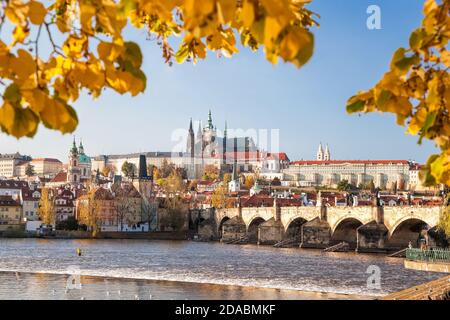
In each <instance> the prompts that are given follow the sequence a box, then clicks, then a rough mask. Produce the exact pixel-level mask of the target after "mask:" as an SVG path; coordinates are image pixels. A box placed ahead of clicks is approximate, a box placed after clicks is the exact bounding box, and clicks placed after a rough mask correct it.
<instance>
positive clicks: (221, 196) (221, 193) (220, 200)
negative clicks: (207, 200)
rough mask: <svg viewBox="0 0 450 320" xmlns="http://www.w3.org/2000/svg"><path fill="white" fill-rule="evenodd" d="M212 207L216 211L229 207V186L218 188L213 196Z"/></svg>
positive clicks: (224, 185)
mask: <svg viewBox="0 0 450 320" xmlns="http://www.w3.org/2000/svg"><path fill="white" fill-rule="evenodd" d="M211 205H212V206H213V207H214V208H216V209H223V208H226V205H227V185H226V184H223V185H221V186H219V187H217V188H216V189H215V190H214V192H213V194H212V196H211Z"/></svg>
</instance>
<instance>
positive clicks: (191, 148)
mask: <svg viewBox="0 0 450 320" xmlns="http://www.w3.org/2000/svg"><path fill="white" fill-rule="evenodd" d="M187 153H188V155H189V157H191V161H193V160H194V157H195V136H194V128H193V127H192V118H191V122H190V123H189V133H188V139H187Z"/></svg>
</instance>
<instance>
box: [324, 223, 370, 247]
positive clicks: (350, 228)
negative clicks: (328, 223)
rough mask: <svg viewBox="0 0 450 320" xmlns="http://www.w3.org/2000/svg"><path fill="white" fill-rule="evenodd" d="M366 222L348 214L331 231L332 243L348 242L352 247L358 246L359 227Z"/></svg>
mask: <svg viewBox="0 0 450 320" xmlns="http://www.w3.org/2000/svg"><path fill="white" fill-rule="evenodd" d="M363 225H364V223H363V221H361V220H360V219H358V218H357V217H351V216H346V217H344V218H342V219H341V220H339V221H338V222H337V223H336V225H335V226H334V229H333V230H332V233H331V238H330V242H331V244H334V243H339V242H343V241H345V242H347V243H349V244H350V246H351V247H356V243H357V241H358V228H359V227H361V226H363Z"/></svg>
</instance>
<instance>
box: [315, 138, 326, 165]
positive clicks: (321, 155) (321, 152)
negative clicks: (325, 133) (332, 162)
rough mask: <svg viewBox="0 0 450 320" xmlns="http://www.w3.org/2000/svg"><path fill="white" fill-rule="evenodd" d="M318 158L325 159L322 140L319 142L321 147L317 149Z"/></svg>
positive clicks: (319, 159) (318, 159)
mask: <svg viewBox="0 0 450 320" xmlns="http://www.w3.org/2000/svg"><path fill="white" fill-rule="evenodd" d="M316 160H317V161H323V160H324V154H323V147H322V142H321V143H320V144H319V149H318V150H317V155H316Z"/></svg>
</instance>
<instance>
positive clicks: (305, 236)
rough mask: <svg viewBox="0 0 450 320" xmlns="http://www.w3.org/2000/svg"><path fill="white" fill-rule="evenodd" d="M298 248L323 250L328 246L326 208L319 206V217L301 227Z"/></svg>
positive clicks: (328, 229)
mask: <svg viewBox="0 0 450 320" xmlns="http://www.w3.org/2000/svg"><path fill="white" fill-rule="evenodd" d="M300 241H301V242H300V248H317V249H325V248H327V247H329V246H330V241H331V227H330V224H329V223H328V221H327V207H326V206H325V205H321V207H320V217H317V218H315V219H313V220H311V221H308V222H307V223H305V224H304V225H302V229H301V236H300Z"/></svg>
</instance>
